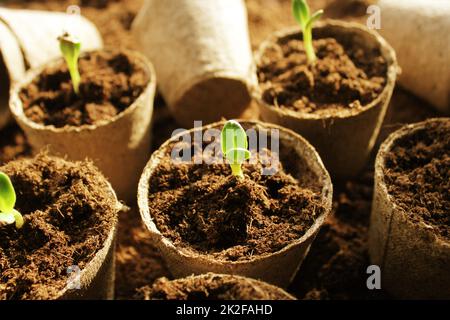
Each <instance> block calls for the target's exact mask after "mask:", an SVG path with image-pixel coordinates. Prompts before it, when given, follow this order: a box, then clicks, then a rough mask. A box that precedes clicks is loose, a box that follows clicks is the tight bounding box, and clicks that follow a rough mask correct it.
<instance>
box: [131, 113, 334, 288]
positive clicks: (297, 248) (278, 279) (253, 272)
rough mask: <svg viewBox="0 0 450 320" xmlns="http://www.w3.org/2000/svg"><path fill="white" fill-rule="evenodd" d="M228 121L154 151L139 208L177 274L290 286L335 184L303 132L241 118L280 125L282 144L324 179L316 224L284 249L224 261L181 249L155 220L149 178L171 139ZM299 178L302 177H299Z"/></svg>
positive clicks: (143, 179) (257, 125)
mask: <svg viewBox="0 0 450 320" xmlns="http://www.w3.org/2000/svg"><path fill="white" fill-rule="evenodd" d="M224 123H225V122H216V123H213V124H211V125H208V126H204V127H202V128H195V129H191V130H189V131H187V132H185V133H181V134H180V135H177V136H175V137H173V138H171V139H170V140H168V141H167V142H166V143H164V144H163V145H162V146H161V147H160V149H158V150H157V151H156V152H155V153H153V155H152V157H151V158H150V161H149V162H148V163H147V166H146V167H145V169H144V172H143V174H142V176H141V180H140V182H139V189H138V205H139V210H140V213H141V216H142V219H143V220H144V222H145V224H146V226H147V228H148V229H149V231H150V236H151V237H152V239H153V240H154V242H155V244H156V246H157V247H158V248H159V250H160V251H161V253H162V255H163V257H164V259H165V260H166V263H167V265H168V267H169V269H170V271H171V272H172V274H173V275H174V276H175V277H185V276H188V275H191V274H203V273H207V272H214V273H224V274H236V275H241V276H247V277H250V278H255V279H260V280H263V281H266V282H269V283H272V284H275V285H278V286H280V287H283V288H284V287H287V286H288V285H289V283H290V282H291V280H292V278H293V277H294V276H295V274H296V273H297V271H298V269H299V267H300V265H301V263H302V261H303V259H304V257H305V256H306V254H307V253H308V250H309V247H310V245H311V243H312V242H313V241H314V239H315V236H316V235H317V232H318V231H319V229H320V227H321V225H322V224H323V222H324V221H325V219H326V217H327V216H328V214H329V213H330V211H331V199H332V185H331V180H330V177H329V175H328V172H327V171H326V169H325V167H324V166H323V163H322V161H321V160H320V157H319V155H318V154H317V152H316V151H315V150H314V148H313V147H312V146H311V145H310V144H309V143H308V142H307V141H306V140H305V139H303V138H302V137H301V136H299V135H297V134H296V133H294V132H292V131H291V130H288V129H285V128H282V127H280V126H277V125H273V124H266V123H262V122H259V121H240V123H241V124H242V125H243V126H244V128H247V127H254V128H264V129H278V130H279V135H280V146H281V145H282V146H284V147H285V148H292V151H293V152H295V153H297V154H298V155H299V157H300V158H301V159H304V161H305V163H306V165H307V167H308V168H309V170H311V172H312V173H313V175H314V176H315V177H317V180H318V181H319V183H320V186H321V203H322V204H323V206H324V210H323V212H322V214H321V215H319V216H318V217H317V218H316V220H315V222H314V224H313V225H312V226H311V227H310V228H309V229H308V231H307V232H306V233H305V234H304V235H303V236H302V237H301V238H300V239H297V240H294V241H293V242H291V243H290V244H289V245H287V246H285V247H284V248H283V249H281V250H279V251H277V252H275V253H271V254H266V255H260V256H253V257H252V258H251V259H249V260H245V261H222V260H217V259H214V258H213V257H212V256H208V255H206V254H199V253H195V252H193V251H192V250H186V249H181V248H179V247H176V246H175V245H174V244H173V243H172V241H171V240H169V239H168V238H166V237H165V236H163V235H162V234H161V232H160V231H159V230H158V228H157V226H156V225H155V223H154V222H153V219H152V213H151V208H150V207H151V205H150V204H149V201H148V195H149V180H150V178H151V177H152V175H153V174H154V171H155V169H156V167H157V166H158V165H159V164H160V162H161V159H162V158H163V156H164V154H165V153H166V152H167V150H168V148H169V146H170V143H172V142H176V141H178V139H179V137H180V136H181V135H184V134H188V135H189V134H193V133H194V132H196V131H202V130H206V129H210V128H215V129H219V130H220V129H221V128H222V127H223V125H224ZM297 178H299V177H297Z"/></svg>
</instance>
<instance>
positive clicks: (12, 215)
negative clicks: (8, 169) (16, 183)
mask: <svg viewBox="0 0 450 320" xmlns="http://www.w3.org/2000/svg"><path fill="white" fill-rule="evenodd" d="M15 205H16V191H15V190H14V187H13V185H12V183H11V180H10V179H9V177H8V176H7V175H6V174H4V173H3V172H0V223H6V224H12V223H14V222H15V223H16V228H17V229H20V228H22V226H23V217H22V215H21V214H20V212H19V211H17V210H16V209H14V206H15Z"/></svg>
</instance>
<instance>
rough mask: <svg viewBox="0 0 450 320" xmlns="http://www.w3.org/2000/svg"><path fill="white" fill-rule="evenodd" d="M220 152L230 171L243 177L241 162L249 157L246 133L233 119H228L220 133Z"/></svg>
mask: <svg viewBox="0 0 450 320" xmlns="http://www.w3.org/2000/svg"><path fill="white" fill-rule="evenodd" d="M221 145H222V153H223V155H224V157H225V158H226V159H227V160H228V163H229V164H230V167H231V172H232V174H233V175H234V176H236V177H238V178H243V177H244V173H243V172H242V163H243V162H244V161H245V160H247V159H249V158H250V155H251V154H250V151H248V141H247V134H246V133H245V130H244V128H242V126H241V125H240V124H239V122H237V121H235V120H230V121H228V122H227V123H226V124H225V125H224V126H223V129H222V133H221Z"/></svg>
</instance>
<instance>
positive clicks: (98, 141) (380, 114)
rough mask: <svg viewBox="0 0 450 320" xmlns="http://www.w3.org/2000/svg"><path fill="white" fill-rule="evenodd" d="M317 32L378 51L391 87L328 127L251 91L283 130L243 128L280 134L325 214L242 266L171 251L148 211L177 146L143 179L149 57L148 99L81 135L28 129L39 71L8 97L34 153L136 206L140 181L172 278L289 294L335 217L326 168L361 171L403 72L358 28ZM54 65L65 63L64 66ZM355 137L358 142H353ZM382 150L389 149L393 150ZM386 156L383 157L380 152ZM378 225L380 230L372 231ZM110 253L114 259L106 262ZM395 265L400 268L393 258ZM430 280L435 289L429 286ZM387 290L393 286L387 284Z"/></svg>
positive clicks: (98, 268)
mask: <svg viewBox="0 0 450 320" xmlns="http://www.w3.org/2000/svg"><path fill="white" fill-rule="evenodd" d="M317 28H318V29H323V31H321V32H325V33H327V34H328V35H329V36H333V35H336V34H339V33H350V34H352V38H353V39H355V41H358V44H359V45H361V46H369V47H373V46H375V47H379V48H380V50H381V53H382V55H383V57H384V58H385V60H386V61H387V62H388V70H387V74H386V78H387V83H386V86H385V88H384V90H383V92H382V93H381V94H380V95H379V96H378V97H377V98H376V99H375V100H374V101H372V102H371V103H370V104H369V105H367V106H365V107H364V108H362V109H361V110H359V111H357V112H348V113H346V114H342V115H338V116H332V117H327V118H325V119H324V118H321V117H314V116H310V117H308V116H305V115H301V116H299V115H298V114H295V113H293V112H288V111H285V110H282V109H279V108H274V106H269V105H267V104H266V103H265V102H264V101H263V100H262V99H261V92H259V91H258V90H255V91H254V95H255V98H256V101H258V102H259V105H260V108H261V116H262V118H263V120H265V121H267V122H272V123H276V124H280V125H281V126H277V125H273V124H268V123H259V122H243V124H244V125H247V126H260V127H264V128H276V129H278V130H279V131H280V140H281V141H282V142H283V141H284V143H286V145H289V146H290V148H291V149H292V152H295V153H296V154H297V155H298V156H299V157H300V158H301V159H304V160H305V161H306V162H307V164H308V166H309V167H310V169H311V170H312V171H313V172H314V173H315V175H316V176H317V177H318V178H319V179H320V184H321V201H322V203H323V204H324V206H325V208H326V210H325V211H324V212H323V213H322V214H321V216H320V217H318V218H317V219H316V221H315V223H314V224H313V226H312V227H311V228H310V229H309V230H308V231H307V232H306V233H305V235H304V236H303V237H302V238H300V239H298V240H296V241H294V242H292V243H291V244H290V245H288V246H286V247H284V248H283V249H281V250H279V251H278V252H276V253H274V254H271V255H267V256H264V257H258V256H255V257H253V258H252V259H251V260H248V261H245V262H226V263H225V262H219V261H215V260H214V259H211V258H208V257H207V256H201V255H200V256H199V255H192V254H188V253H186V252H185V251H183V250H180V248H177V247H176V246H174V245H173V243H171V241H170V240H168V239H167V238H165V237H163V236H162V234H161V233H160V232H159V231H158V229H157V228H156V226H155V224H154V223H153V221H152V215H151V208H150V204H149V203H148V191H149V190H148V188H149V185H148V181H149V179H150V177H151V175H152V173H153V171H154V169H155V167H156V166H157V165H158V161H159V156H160V155H161V154H162V153H163V152H164V151H165V150H166V148H168V146H169V145H170V143H171V142H173V141H176V139H178V138H179V136H177V137H173V138H172V139H170V140H169V141H168V142H166V143H165V144H163V146H161V148H160V149H159V150H158V151H156V152H155V153H154V154H153V155H152V157H151V159H150V161H149V162H148V164H147V167H145V169H144V172H143V174H142V176H140V169H141V168H142V167H143V166H144V164H145V162H146V161H147V154H148V151H149V150H150V122H151V116H152V101H153V96H154V94H155V84H156V76H155V73H154V71H153V67H152V66H151V64H150V63H149V62H148V61H147V60H146V58H145V57H143V56H141V55H139V54H137V53H133V55H135V57H136V59H137V60H140V61H141V62H142V64H145V65H146V66H147V67H146V71H147V72H148V74H149V77H150V79H151V80H150V82H149V83H148V85H147V87H146V89H145V91H144V93H143V94H141V96H140V97H139V98H138V99H137V100H136V101H135V102H134V103H133V104H132V105H131V106H129V107H128V108H127V109H126V110H125V111H124V112H122V113H120V114H119V115H118V116H116V117H114V118H112V119H111V120H109V121H107V122H105V123H101V124H99V125H92V126H89V125H85V126H82V127H64V128H54V127H52V126H44V125H39V124H36V123H34V122H32V121H30V120H29V119H28V118H27V117H26V116H25V114H24V111H23V106H22V102H21V99H20V97H19V92H20V91H21V89H22V88H23V87H24V86H25V85H26V84H28V83H29V82H30V81H31V80H32V79H34V78H35V77H36V76H38V75H39V73H40V72H41V70H33V71H31V72H29V73H28V75H27V77H26V78H25V80H24V81H23V82H20V83H17V84H15V85H14V86H13V88H12V90H11V95H10V99H11V100H10V101H11V103H10V108H11V112H12V114H13V115H14V117H15V119H16V120H17V122H18V123H19V125H20V126H21V127H22V129H23V130H24V131H25V134H26V135H27V138H28V140H29V142H30V144H31V145H32V147H33V149H34V150H40V149H41V148H43V147H45V146H47V145H50V146H51V147H50V148H51V152H52V153H56V154H60V155H67V156H68V157H69V158H70V159H71V160H82V159H84V158H86V157H88V158H92V159H94V160H95V162H96V164H97V165H98V167H99V168H100V170H101V171H102V172H103V173H105V175H106V176H107V177H108V179H109V180H110V181H111V183H112V185H113V187H114V189H115V190H116V192H117V193H118V195H119V198H121V199H126V200H127V201H129V202H133V198H134V196H135V186H136V184H137V181H138V179H139V176H140V177H141V178H140V179H141V180H140V183H139V189H138V204H139V208H140V211H141V215H142V218H143V220H144V222H145V223H146V225H147V227H148V228H149V230H150V235H151V237H152V238H153V239H154V241H155V243H156V244H157V246H158V247H159V248H160V250H161V252H162V253H163V256H164V258H165V259H166V262H167V263H168V266H169V268H170V269H171V272H172V273H173V274H174V275H175V276H177V277H181V276H186V275H190V274H192V273H196V274H202V273H206V272H209V271H214V272H217V273H232V274H240V275H245V276H249V277H253V278H258V279H262V280H265V281H268V282H271V283H275V284H277V285H279V286H282V287H285V286H287V285H288V284H289V282H290V280H291V279H292V277H293V276H294V275H295V273H296V271H297V270H298V268H299V266H300V264H301V262H302V260H303V258H304V257H305V255H306V254H307V252H308V249H309V246H310V244H311V242H312V241H313V240H314V237H315V235H316V234H317V232H318V230H319V228H320V226H321V224H322V223H323V222H324V220H325V218H326V217H327V215H328V214H329V213H330V211H331V198H332V184H331V179H330V177H329V175H328V172H327V170H326V169H325V167H326V168H328V169H329V170H330V172H331V174H332V176H333V177H336V178H342V177H348V176H350V175H353V174H355V173H357V172H358V170H359V169H361V168H362V166H363V165H364V164H365V162H366V160H367V157H368V155H369V153H370V151H371V149H372V147H373V145H374V143H375V140H376V137H377V135H378V131H379V129H380V126H381V123H382V121H383V118H384V115H385V113H386V109H387V106H388V103H389V99H390V96H391V94H392V90H393V87H394V82H395V77H396V73H397V71H398V67H397V64H396V61H395V54H394V52H393V50H392V49H391V48H390V47H389V46H388V45H387V44H386V43H385V41H384V40H383V39H382V38H381V37H379V36H378V35H377V34H376V33H374V32H371V31H368V30H366V29H364V28H363V27H360V26H357V25H354V24H348V23H342V22H328V23H326V24H320V25H318V27H317ZM296 32H297V31H289V32H288V33H281V34H279V35H276V36H275V37H276V38H279V37H284V36H286V35H287V34H289V35H292V34H295V33H296ZM270 41H273V39H272V40H269V42H268V43H264V44H263V45H262V46H261V49H260V53H259V54H257V56H256V62H257V63H258V60H259V59H260V56H261V55H262V54H263V52H264V50H265V48H266V47H267V46H268V45H269V43H270ZM54 63H61V61H58V62H54ZM437 121H438V120H437ZM447 121H448V120H447ZM222 125H223V123H214V124H212V125H209V126H207V127H205V128H220V127H221V126H222ZM284 127H286V128H290V129H293V130H294V131H295V132H297V133H299V134H301V135H303V136H305V138H307V139H308V141H310V142H311V144H312V145H314V146H315V147H316V148H317V149H318V151H319V154H320V155H321V157H322V159H323V160H324V162H325V166H324V165H323V163H322V160H321V157H320V156H319V154H318V153H317V152H316V151H315V149H314V148H313V147H312V146H311V145H310V144H309V143H308V142H307V141H306V140H305V139H303V138H302V137H301V136H300V135H298V134H297V133H295V132H293V131H291V130H289V129H286V128H284ZM205 128H196V129H193V130H194V131H195V130H197V131H198V130H204V129H205ZM194 131H191V132H188V133H182V134H181V135H183V134H191V133H192V132H194ZM355 132H357V133H358V134H355ZM398 134H407V132H400V133H398ZM394 140H395V137H394V138H390V140H388V143H392V141H394ZM389 141H390V142H389ZM118 146H119V147H118ZM384 148H385V149H386V148H388V147H384ZM381 150H384V149H383V147H382V149H381ZM386 150H387V149H386ZM382 156H383V155H382V153H380V154H379V158H381V157H382ZM379 161H382V160H377V169H378V166H379V165H378V162H379ZM380 170H381V169H380ZM378 175H382V173H377V175H376V177H378ZM379 184H381V182H379V181H377V185H376V188H382V187H381V186H380V187H379V186H378V185H379ZM379 193H380V191H378V189H376V190H375V195H378V194H379ZM384 198H386V199H387V200H386V203H390V202H391V201H392V199H389V198H388V196H387V195H384ZM375 199H380V196H376V198H375ZM377 201H378V200H377ZM374 203H375V205H374V209H373V210H374V211H373V217H374V218H373V219H375V220H376V217H377V215H384V214H386V213H385V212H386V210H385V209H384V207H383V206H377V205H376V204H377V203H378V202H374ZM392 206H393V205H392ZM392 206H391V207H389V208H390V209H389V210H390V212H391V213H390V214H388V215H389V217H392V212H393V210H392ZM380 208H381V209H380ZM380 221H382V222H383V221H385V220H383V219H380ZM379 223H381V222H377V223H375V224H379ZM381 229H382V228H380V230H381ZM373 230H375V231H371V232H373V233H376V232H377V231H376V230H378V229H377V228H374V229H373ZM384 230H385V229H384ZM389 230H390V229H389ZM111 232H113V231H111ZM380 232H381V231H380ZM383 232H385V231H383ZM383 239H385V240H384V242H383V241H381V242H379V243H377V242H374V245H376V246H378V247H380V246H383V245H385V244H386V241H391V240H392V239H393V237H392V236H389V237H383ZM386 239H388V240H386ZM402 239H403V238H402ZM424 245H425V243H424ZM427 245H429V244H427ZM439 245H443V246H444V249H443V250H442V255H439V256H437V257H434V258H435V259H437V260H439V261H448V257H449V255H448V244H446V243H443V244H439ZM112 248H113V241H112V240H111V241H109V242H108V243H106V244H105V248H104V249H102V251H101V252H103V253H102V254H101V257H100V258H98V256H96V258H94V260H96V259H97V261H94V260H93V262H92V267H90V266H88V267H87V268H85V269H84V270H83V273H82V279H87V280H86V281H85V283H86V285H85V289H86V291H88V290H91V289H92V288H91V286H92V285H93V282H92V280H93V279H94V278H95V279H97V278H98V279H100V280H99V283H100V287H104V288H106V287H109V288H111V284H112V281H111V276H104V275H100V274H101V273H103V271H102V270H104V271H105V275H106V274H111V273H110V272H111V270H112V269H113V267H112V265H113V258H110V259H107V260H105V261H106V262H103V263H101V262H99V261H100V260H103V258H105V257H106V256H110V257H112V252H113V251H112V250H113V249H112ZM445 248H447V249H445ZM106 252H109V253H108V255H107V254H106ZM99 254H100V252H99ZM392 259H394V260H395V256H394V258H392ZM374 260H375V261H377V258H374ZM389 261H391V260H389ZM427 262H428V263H432V262H433V259H431V258H429V259H427ZM390 265H393V262H392V261H391V262H389V263H385V264H383V266H384V268H387V269H388V268H389V266H390ZM435 265H437V264H435ZM438 271H439V270H438ZM94 274H97V276H93V275H94ZM439 277H440V279H441V280H440V281H442V279H446V278H445V277H446V275H445V273H444V274H442V273H440V274H439ZM427 279H428V281H429V282H430V278H427ZM444 283H445V282H444ZM386 285H387V286H389V284H388V283H387V284H386ZM403 285H404V288H407V284H403ZM430 287H432V286H430ZM448 287H450V286H448ZM448 287H447V288H448ZM103 292H109V294H105V295H102V296H101V297H102V298H111V290H105V291H103ZM74 294H76V295H78V296H83V297H92V296H91V295H89V294H88V293H87V292H84V291H83V290H81V291H80V290H78V291H75V292H74ZM430 294H431V293H430ZM97 297H98V296H97Z"/></svg>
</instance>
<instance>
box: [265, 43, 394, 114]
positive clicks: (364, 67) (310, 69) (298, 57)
mask: <svg viewBox="0 0 450 320" xmlns="http://www.w3.org/2000/svg"><path fill="white" fill-rule="evenodd" d="M313 44H314V48H315V52H316V55H317V60H316V62H315V63H313V64H308V63H307V59H306V53H305V51H304V47H303V41H302V40H301V39H300V36H299V35H298V34H296V35H293V36H287V37H284V38H281V39H279V41H278V42H277V43H275V44H274V45H273V46H272V47H270V48H268V49H267V50H266V52H265V54H264V56H263V57H262V59H261V63H260V65H259V66H258V79H259V83H260V86H261V89H262V91H263V99H264V100H265V102H267V103H268V104H269V105H272V106H275V107H281V108H288V109H292V110H294V111H297V112H302V113H315V114H319V115H327V114H334V113H336V112H339V111H341V110H345V109H349V108H350V109H361V108H363V107H364V106H365V105H367V104H368V103H370V102H371V101H372V100H374V99H375V98H376V97H377V96H378V95H379V94H380V93H381V91H382V90H383V88H384V86H385V84H386V72H387V64H386V61H385V60H384V58H383V57H382V56H381V53H380V51H379V50H378V49H374V50H373V51H368V50H363V49H362V48H360V47H356V46H354V45H353V44H352V42H351V41H349V40H347V39H339V40H337V39H335V38H329V37H322V38H321V37H320V36H316V37H315V40H314V41H313Z"/></svg>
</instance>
